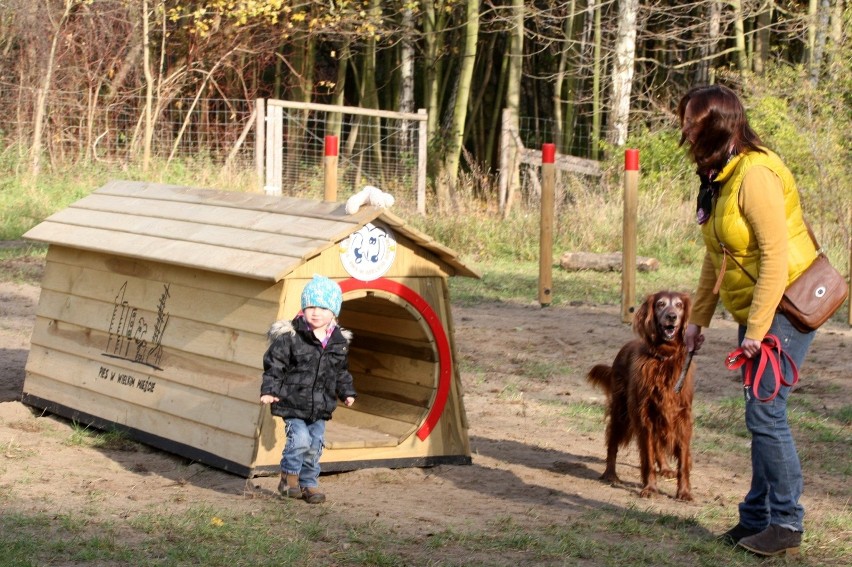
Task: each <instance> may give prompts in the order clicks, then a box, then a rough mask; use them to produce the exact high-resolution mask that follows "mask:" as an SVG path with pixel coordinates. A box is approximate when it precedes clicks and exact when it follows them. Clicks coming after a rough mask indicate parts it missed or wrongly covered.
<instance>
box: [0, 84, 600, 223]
mask: <svg viewBox="0 0 852 567" xmlns="http://www.w3.org/2000/svg"><path fill="white" fill-rule="evenodd" d="M37 98H38V97H37V93H35V92H30V91H26V90H22V89H14V88H12V87H9V86H8V85H7V86H6V87H3V86H2V85H0V115H3V116H4V117H5V118H6V119H5V120H3V121H2V122H0V152H3V153H8V152H10V151H14V149H15V148H16V149H17V150H18V151H19V152H20V153H21V156H25V155H26V152H28V151H29V149H30V146H31V144H32V139H33V130H34V124H35V116H36V100H37ZM45 100H46V104H45V105H44V120H43V125H44V131H43V135H42V137H41V139H42V146H41V151H42V156H43V162H46V163H50V164H51V165H52V166H54V167H59V168H63V167H67V166H69V165H74V164H77V163H80V162H86V163H93V164H95V165H97V166H99V167H102V168H106V169H108V170H111V171H110V174H111V175H113V174H115V175H123V174H127V173H128V172H132V173H133V174H134V175H136V176H142V177H144V178H145V179H150V180H151V181H160V182H168V183H170V182H176V183H185V182H200V183H203V184H205V185H206V186H211V187H219V188H223V189H227V188H240V189H247V188H248V189H250V190H261V188H262V187H263V186H264V185H268V184H269V173H268V172H269V169H270V167H275V168H278V169H277V170H276V171H275V175H277V176H278V181H277V183H279V184H280V187H281V189H282V193H284V194H287V195H304V194H309V195H315V194H316V192H317V191H320V192H321V188H322V184H323V165H324V162H323V158H324V142H325V136H327V135H335V136H337V137H338V140H339V166H338V172H337V173H338V185H339V187H340V191H341V195H344V194H347V193H348V192H350V191H358V190H360V189H361V188H362V187H363V186H364V185H375V186H377V187H379V188H381V189H383V190H385V191H391V192H393V193H394V194H395V195H398V196H399V197H402V198H403V200H407V199H409V198H410V199H411V201H412V202H413V201H414V200H417V201H418V209H419V208H420V207H421V204H422V200H423V194H424V193H425V185H426V182H425V175H426V167H425V160H426V148H425V144H426V140H425V136H424V135H423V133H422V132H421V131H420V124H421V121H422V120H425V114H421V115H411V114H408V115H404V114H401V113H393V112H383V111H367V110H366V109H359V108H351V107H332V106H328V105H308V104H299V103H286V102H284V101H267V104H266V105H258V102H257V101H254V100H240V99H222V98H194V99H189V98H170V99H154V100H153V103H152V109H153V129H152V130H153V137H152V140H151V160H152V166H151V167H150V168H149V169H148V170H147V171H145V172H141V173H140V172H139V169H140V167H141V164H142V156H143V150H144V136H145V116H146V114H145V108H146V99H145V97H143V96H129V95H122V96H114V97H110V96H109V95H99V96H95V95H94V94H91V93H68V92H55V91H53V92H50V93H49V94H48V96H47V97H46V99H45ZM264 106H265V108H264ZM273 107H275V108H277V109H279V110H280V118H276V120H280V125H277V126H274V125H272V124H271V122H270V120H269V114H268V113H269V111H270V110H271V109H272V108H273ZM259 110H264V111H265V112H261V119H260V120H258V114H257V113H258V111H259ZM264 118H265V119H264ZM520 126H521V128H520V135H521V137H522V138H523V140H524V145H525V146H527V147H540V145H541V143H542V142H551V141H557V140H556V139H555V138H557V137H560V136H561V139H562V140H564V139H566V138H565V136H564V135H560V134H559V129H558V128H557V125H556V124H555V123H554V121H553V120H549V119H538V120H534V119H530V118H522V119H521V120H520ZM267 140H273V141H274V140H280V146H279V149H278V150H275V151H277V152H278V153H277V154H276V153H275V152H274V151H271V150H270V149H269V148H268V147H267V146H266V143H265V142H266V141H267ZM584 145H587V144H584V143H583V142H582V140H578V138H577V137H576V136H575V138H574V139H573V141H572V146H577V147H583V146H584ZM557 146H559V144H558V143H557ZM562 151H563V150H562V149H561V148H560V152H562ZM566 153H567V152H566ZM574 155H581V156H582V155H583V153H582V152H580V153H577V152H574ZM271 160H272V161H275V163H274V164H273V163H272V162H271ZM113 171H114V172H115V173H113ZM234 185H239V187H235V186H234Z"/></svg>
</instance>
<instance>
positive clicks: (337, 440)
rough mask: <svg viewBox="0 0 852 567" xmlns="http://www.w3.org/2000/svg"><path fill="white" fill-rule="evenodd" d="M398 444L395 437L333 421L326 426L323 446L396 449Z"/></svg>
mask: <svg viewBox="0 0 852 567" xmlns="http://www.w3.org/2000/svg"><path fill="white" fill-rule="evenodd" d="M398 444H399V439H398V438H397V437H394V436H391V435H388V434H387V433H382V432H380V431H376V430H375V429H373V428H367V427H358V426H355V425H348V424H345V423H342V422H341V421H340V420H338V419H333V420H331V421H329V422H328V424H327V425H326V430H325V446H326V447H327V448H329V449H359V448H362V447H365V448H366V447H396V446H397V445H398Z"/></svg>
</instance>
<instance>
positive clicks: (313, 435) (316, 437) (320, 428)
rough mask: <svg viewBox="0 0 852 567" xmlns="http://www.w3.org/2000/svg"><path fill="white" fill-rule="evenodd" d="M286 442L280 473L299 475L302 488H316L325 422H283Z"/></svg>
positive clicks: (292, 420) (294, 420) (322, 420)
mask: <svg viewBox="0 0 852 567" xmlns="http://www.w3.org/2000/svg"><path fill="white" fill-rule="evenodd" d="M284 429H285V432H286V434H287V442H286V444H285V445H284V451H283V452H282V453H281V471H282V472H283V473H284V474H297V475H299V485H300V486H301V487H302V488H316V487H317V486H318V485H319V474H320V464H319V460H320V457H321V456H322V447H323V437H324V436H325V420H324V419H318V420H316V421H314V422H312V423H307V422H306V421H305V420H303V419H298V418H295V417H291V418H287V419H285V420H284Z"/></svg>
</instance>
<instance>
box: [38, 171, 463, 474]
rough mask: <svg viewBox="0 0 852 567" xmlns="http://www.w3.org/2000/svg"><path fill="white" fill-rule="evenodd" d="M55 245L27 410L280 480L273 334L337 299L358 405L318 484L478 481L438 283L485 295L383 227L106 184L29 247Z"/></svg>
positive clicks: (214, 195)
mask: <svg viewBox="0 0 852 567" xmlns="http://www.w3.org/2000/svg"><path fill="white" fill-rule="evenodd" d="M25 237H26V238H29V239H32V240H37V241H42V242H47V243H48V244H49V248H48V252H47V261H46V265H45V270H44V278H43V283H42V290H41V298H40V300H39V305H38V311H37V319H36V323H35V327H34V330H33V336H32V341H31V350H30V355H29V359H28V361H27V366H26V379H25V382H24V392H23V402H24V403H26V404H29V405H31V406H35V407H38V408H42V409H45V410H47V411H50V412H53V413H56V414H59V415H61V416H64V417H67V418H69V419H73V420H75V421H77V422H80V423H84V424H90V425H93V426H95V427H98V428H101V429H109V428H116V429H118V430H121V431H125V432H127V433H128V434H129V435H130V436H132V437H133V438H135V439H138V440H140V441H142V442H145V443H147V444H150V445H153V446H155V447H158V448H161V449H164V450H167V451H170V452H173V453H176V454H179V455H181V456H184V457H187V458H190V459H193V460H197V461H200V462H203V463H206V464H209V465H212V466H215V467H218V468H222V469H225V470H228V471H231V472H234V473H237V474H241V475H243V476H254V475H258V474H264V473H272V472H276V471H278V470H279V461H280V458H281V451H282V449H283V445H284V439H285V437H284V433H283V424H282V421H281V420H280V419H273V418H272V417H271V416H270V413H269V408H268V407H264V406H262V405H261V404H260V403H259V396H260V393H259V392H260V377H261V373H262V357H263V353H264V351H265V349H266V346H267V339H266V332H267V330H268V329H269V326H270V325H271V324H272V322H273V321H275V320H278V319H289V318H292V317H293V316H294V315H295V314H296V313H297V312H298V310H299V306H300V297H301V290H302V288H303V287H304V285H305V284H306V283H307V282H308V281H309V280H310V279H311V277H312V276H313V275H314V274H323V275H326V276H328V277H330V278H332V279H335V280H336V281H338V283H340V285H341V287H342V289H343V291H344V294H343V308H342V312H341V315H340V323H341V325H342V326H344V327H345V328H347V329H349V330H351V331H352V332H353V334H354V339H353V341H352V345H351V350H350V369H351V371H352V374H353V376H354V378H355V386H356V389H357V391H358V393H359V397H358V400H357V401H356V403H355V405H354V406H353V407H352V408H347V407H345V406H343V405H342V404H340V406H338V409H337V411H336V412H335V414H334V416H333V419H332V420H331V421H330V422H329V423H328V427H327V432H326V449H325V451H324V453H323V457H322V467H323V470H324V471H341V470H351V469H356V468H365V467H377V466H382V467H404V466H427V465H433V464H440V463H456V464H468V463H470V444H469V440H468V436H467V422H466V416H465V411H464V405H463V402H462V394H461V388H460V382H459V374H458V370H457V368H456V365H455V358H456V356H455V346H454V341H453V326H452V319H451V313H450V298H449V292H448V287H447V278H448V277H449V276H453V275H461V276H469V277H478V275H477V274H476V273H475V272H474V271H473V270H471V269H469V268H467V267H465V266H464V265H463V264H462V263H461V262H459V260H458V259H457V257H456V255H455V254H454V253H453V252H452V251H451V250H449V249H447V248H445V247H443V246H441V245H440V244H438V243H437V242H435V241H434V240H432V239H431V238H429V237H428V236H426V235H424V234H422V233H421V232H419V231H417V230H414V229H411V228H408V227H406V226H405V223H404V222H403V221H402V220H401V219H399V218H398V217H396V216H394V215H393V214H392V213H390V212H388V211H387V210H383V209H377V208H374V207H364V208H361V209H360V210H359V211H358V212H356V213H355V214H352V215H348V214H347V213H346V212H345V210H344V206H343V204H341V203H328V202H319V201H312V200H304V199H295V198H281V197H271V196H265V195H258V194H247V193H236V192H222V191H212V190H205V189H197V188H189V187H177V186H167V185H160V184H151V183H142V182H129V181H112V182H110V183H107V184H106V185H105V186H103V187H101V188H100V189H98V190H97V191H95V192H93V193H92V194H91V195H89V196H87V197H85V198H83V199H81V200H80V201H78V202H76V203H74V204H73V205H71V206H70V207H69V208H67V209H65V210H63V211H60V212H58V213H56V214H54V215H52V216H51V217H49V218H48V219H46V220H45V221H44V222H42V223H41V224H39V225H38V226H36V227H34V228H33V229H32V230H30V231H29V232H27V234H26V235H25Z"/></svg>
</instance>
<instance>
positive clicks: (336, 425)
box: [325, 290, 441, 449]
mask: <svg viewBox="0 0 852 567" xmlns="http://www.w3.org/2000/svg"><path fill="white" fill-rule="evenodd" d="M339 322H340V325H341V326H342V327H343V328H344V329H347V330H349V331H352V334H353V338H352V342H351V344H350V351H349V371H350V372H351V373H352V376H353V378H354V381H355V390H356V391H357V392H358V398H357V400H356V402H355V404H354V405H353V406H352V407H351V408H347V407H345V406H343V405H342V404H340V405H338V409H337V411H335V413H334V417H333V419H332V420H331V421H330V422H329V423H328V427H327V431H326V440H325V441H326V446H327V447H328V448H329V449H343V448H356V447H394V446H396V445H399V444H400V443H401V442H402V441H403V440H405V439H407V438H408V437H410V436H411V435H412V434H414V432H415V431H417V430H418V428H420V427H421V426H422V424H423V423H424V420H426V418H427V416H428V415H429V412H430V409H431V408H432V405H433V403H434V402H435V399H436V395H437V393H438V388H439V381H440V379H439V378H440V370H441V369H440V363H441V361H440V356H439V349H438V345H437V342H436V339H435V335H434V333H433V332H432V329H431V328H430V326H429V324H428V323H427V321H426V320H425V319H424V317H423V315H422V314H421V313H420V312H419V311H418V310H417V308H415V306H413V305H411V303H409V302H408V301H406V300H405V299H403V298H402V297H400V296H398V295H395V294H393V293H390V292H387V291H382V290H355V291H351V292H348V293H346V294H345V295H344V301H343V307H342V309H341V312H340V318H339Z"/></svg>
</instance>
